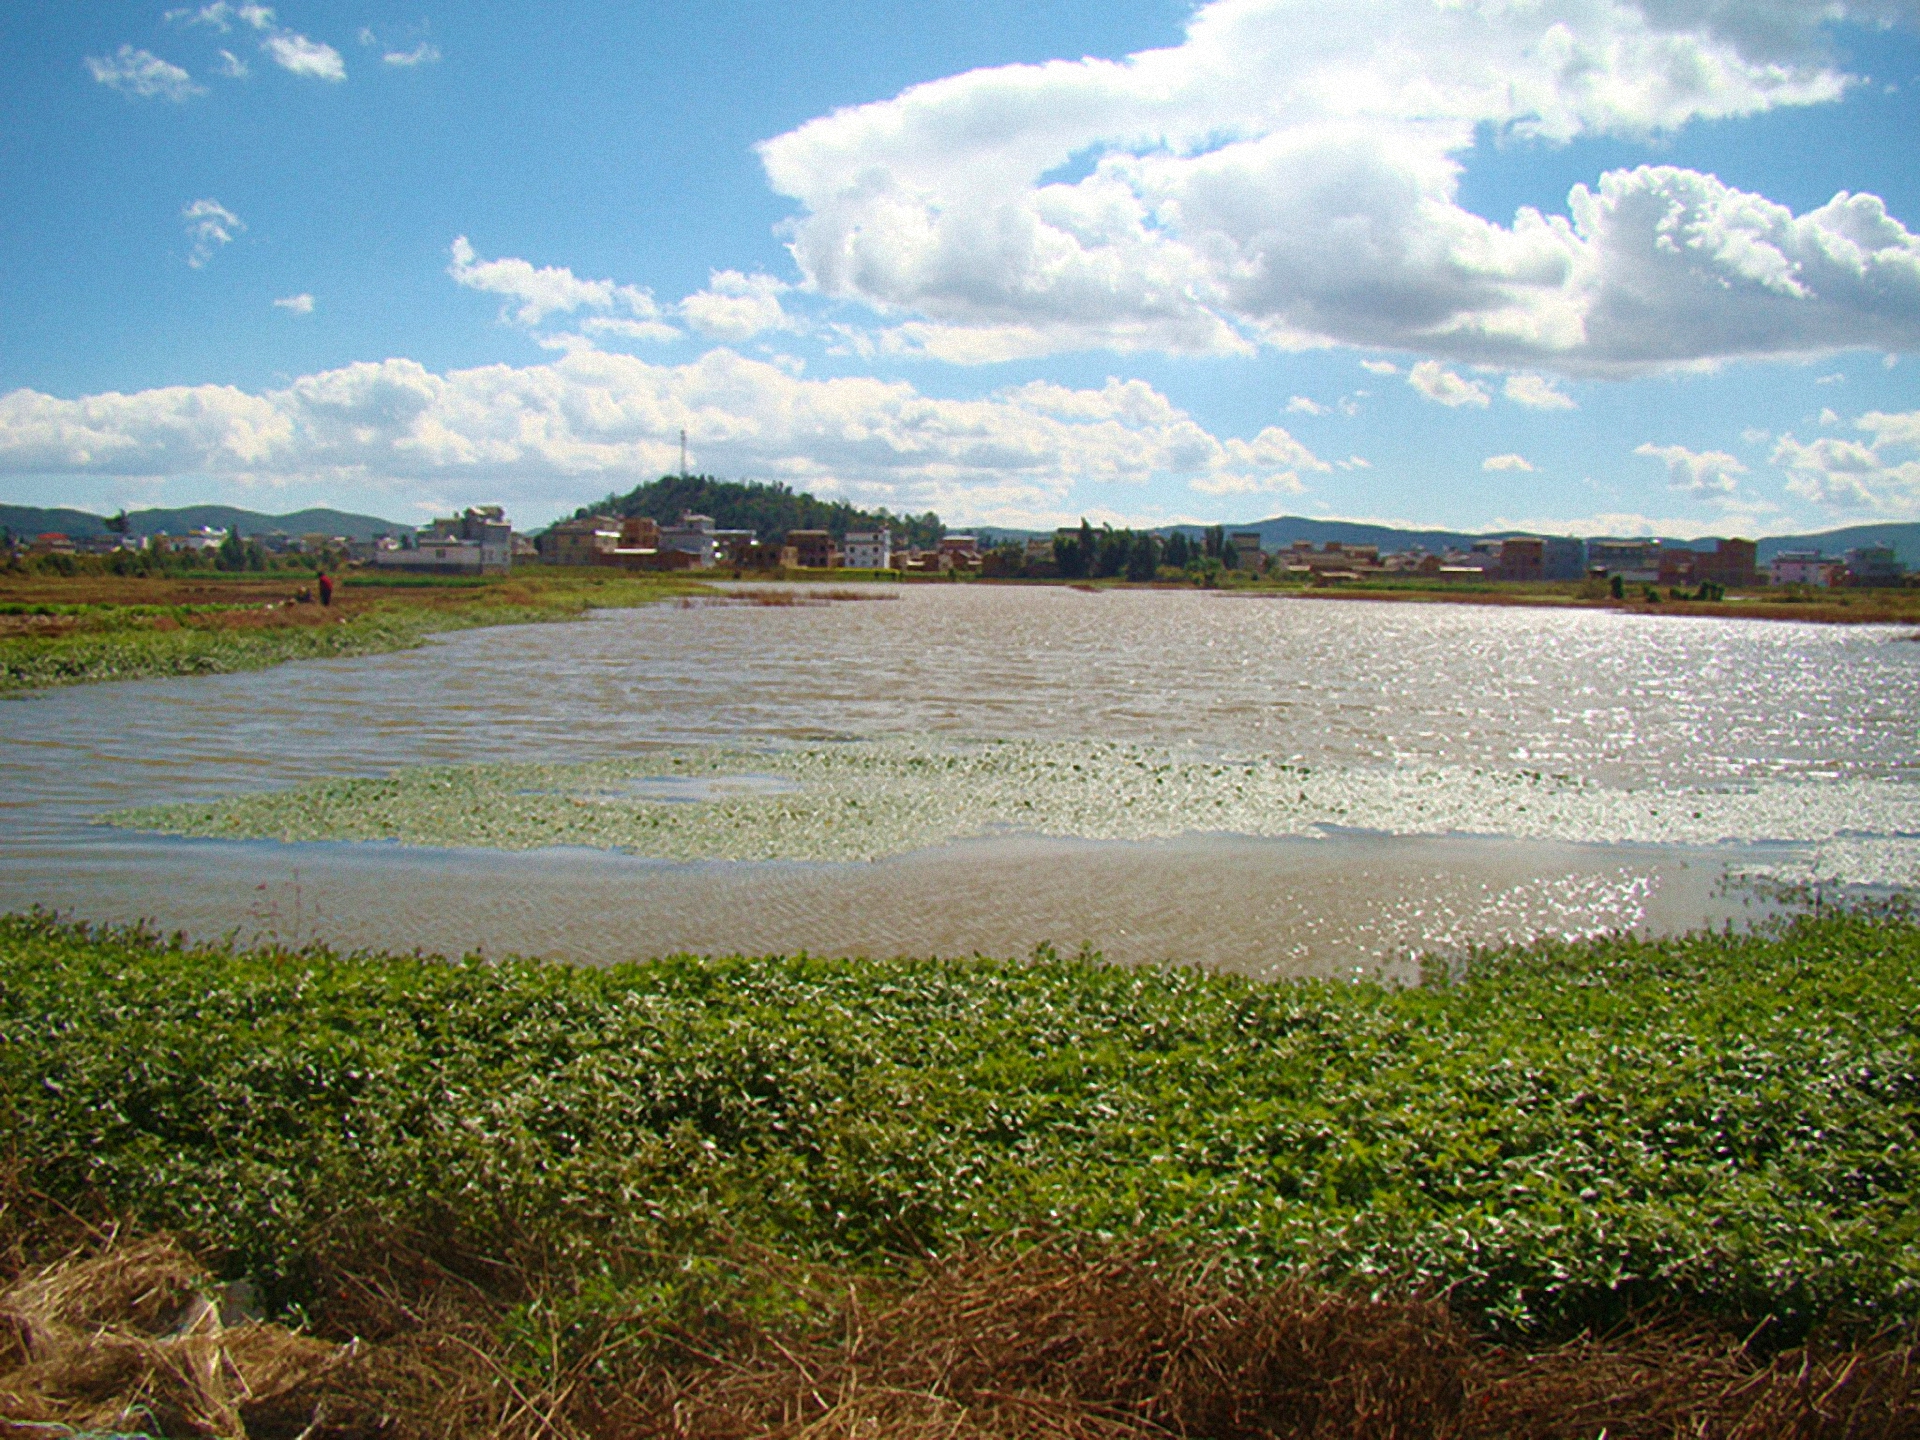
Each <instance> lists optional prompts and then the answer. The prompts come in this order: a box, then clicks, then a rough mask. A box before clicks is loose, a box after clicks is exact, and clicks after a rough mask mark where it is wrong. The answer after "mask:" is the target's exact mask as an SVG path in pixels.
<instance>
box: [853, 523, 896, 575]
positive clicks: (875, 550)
mask: <svg viewBox="0 0 1920 1440" xmlns="http://www.w3.org/2000/svg"><path fill="white" fill-rule="evenodd" d="M840 563H841V564H842V565H844V566H846V567H847V568H848V569H849V570H891V569H892V568H893V532H892V531H890V530H849V531H848V532H847V538H846V539H845V540H844V541H842V542H841V547H840Z"/></svg>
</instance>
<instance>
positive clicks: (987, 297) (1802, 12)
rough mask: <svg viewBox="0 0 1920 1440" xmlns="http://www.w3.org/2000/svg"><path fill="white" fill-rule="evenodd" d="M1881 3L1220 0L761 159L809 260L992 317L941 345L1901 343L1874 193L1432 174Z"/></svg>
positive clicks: (927, 317)
mask: <svg viewBox="0 0 1920 1440" xmlns="http://www.w3.org/2000/svg"><path fill="white" fill-rule="evenodd" d="M1895 8H1898V9H1899V10H1900V14H1901V15H1903V16H1908V18H1910V15H1909V12H1910V11H1911V9H1912V7H1911V6H1910V5H1905V4H1904V0H1900V3H1899V4H1897V5H1896V6H1895ZM1756 14H1763V15H1764V18H1763V19H1755V18H1754V17H1755V15H1756ZM1892 14H1893V10H1891V9H1889V8H1888V7H1887V5H1886V4H1882V3H1876V0H1860V3H1856V0H1830V3H1825V4H1821V5H1802V4H1792V3H1786V0H1777V3H1770V4H1767V5H1764V6H1748V5H1735V4H1732V3H1722V0H1637V3H1636V0H1528V3H1492V0H1475V3H1459V0H1315V3H1311V4H1310V3H1307V0H1214V3H1212V4H1209V5H1206V6H1204V7H1203V8H1201V9H1200V10H1199V11H1198V12H1197V13H1196V14H1195V15H1194V17H1193V19H1192V21H1191V22H1190V24H1189V26H1188V30H1187V34H1186V38H1185V39H1184V41H1183V42H1182V43H1180V44H1178V45H1175V46H1171V47H1168V48H1166V49H1161V50H1151V51H1144V52H1141V53H1139V54H1136V55H1132V56H1129V57H1127V58H1126V59H1124V60H1121V61H1107V60H1082V61H1074V62H1068V61H1054V62H1050V63H1047V64H1041V65H1007V66H999V67H994V68H988V69H980V70H974V71H969V72H967V73H965V74H960V75H954V76H950V77H948V78H945V79H941V80H936V81H933V82H930V83H927V84H923V85H917V86H914V87H913V88H911V89H909V90H906V91H904V92H902V93H901V94H899V95H897V96H895V97H893V98H892V99H889V100H884V101H879V102H875V103H872V104H868V105H861V106H856V107H850V108H847V109H843V110H838V111H835V112H834V113H832V114H830V115H826V116H823V117H820V118H818V119H815V120H812V121H809V122H808V123H807V124H805V125H802V126H801V127H799V128H798V129H796V130H793V131H791V132H789V133H787V134H784V135H781V136H778V137H776V138H774V139H772V140H769V141H767V142H765V143H764V144H762V146H761V147H760V155H761V159H762V161H763V163H764V165H765V167H766V171H767V175H768V178H769V180H770V182H771V183H772V185H773V187H774V188H775V189H776V190H777V191H779V192H780V193H781V194H783V195H786V196H789V197H791V198H792V199H793V200H794V201H795V202H796V203H797V206H798V211H799V213H798V214H797V215H796V217H795V219H794V221H793V222H792V226H791V250H792V253H793V256H794V258H795V260H796V261H797V262H798V264H799V266H800V269H801V271H802V274H803V276H804V278H805V282H806V283H807V285H808V286H810V287H811V288H813V289H815V290H817V291H819V292H821V293H823V294H826V295H828V296H832V297H835V298H841V299H848V300H854V301H859V302H863V303H865V304H866V305H868V306H870V307H871V308H873V309H874V310H876V311H877V312H879V313H881V314H883V315H886V316H889V317H893V318H894V320H895V323H907V322H913V323H918V324H922V325H926V326H930V327H934V328H935V329H936V330H937V331H941V332H945V331H951V330H963V331H974V332H979V333H980V334H981V335H982V336H984V337H990V340H988V339H983V340H982V341H981V342H980V343H977V344H975V345H973V346H971V347H968V346H964V345H962V344H959V343H957V342H955V341H953V340H951V339H950V338H948V337H946V336H945V335H944V334H943V335H941V336H939V338H937V339H936V340H934V341H932V342H929V343H926V347H925V348H926V350H927V352H928V353H930V354H936V355H940V356H942V357H943V358H954V359H966V358H973V359H994V358H1006V357H1007V356H1010V355H1015V354H1038V353H1044V352H1046V351H1048V350H1064V349H1073V348H1091V347H1108V348H1113V349H1119V350H1140V349H1157V350H1163V351H1172V352H1188V353H1216V354H1219V353H1244V351H1245V350H1246V349H1247V348H1248V347H1249V346H1252V345H1260V344H1264V345H1273V346H1281V347H1299V346H1313V345H1325V344H1345V345H1353V346H1356V347H1363V348H1379V349H1394V350H1406V351H1413V352H1415V353H1420V354H1426V355H1429V356H1434V357H1436V358H1441V359H1446V360H1450V361H1456V362H1460V361H1464V362H1471V363H1484V364H1490V365H1499V366H1502V367H1504V368H1512V369H1521V368H1526V369H1532V368H1535V367H1544V368H1549V369H1553V370H1557V371H1559V372H1562V373H1592V374H1623V373H1635V372H1639V371H1645V370H1654V369H1659V368H1662V367H1667V366H1673V365H1680V364H1690V363H1698V362H1702V361H1707V362H1711V361H1714V360H1719V359H1723V358H1728V357H1733V356H1748V355H1790V354H1803V353H1811V352H1818V351H1821V350H1826V349H1832V348H1836V347H1841V346H1847V345H1862V344H1863V345H1873V346H1878V347H1881V348H1884V349H1888V350H1901V349H1906V348H1910V347H1912V346H1913V345H1914V344H1915V343H1920V237H1916V236H1915V235H1913V234H1911V233H1909V232H1908V231H1907V230H1906V229H1905V228H1904V227H1903V226H1902V225H1901V224H1900V223H1899V221H1897V220H1896V219H1894V218H1893V217H1892V216H1890V215H1888V214H1887V212H1886V208H1885V206H1884V205H1883V204H1882V203H1881V202H1880V201H1879V200H1878V199H1877V198H1876V197H1874V196H1872V195H1852V194H1846V193H1842V194H1840V195H1837V196H1835V197H1834V199H1833V200H1831V201H1830V202H1828V203H1827V204H1826V205H1823V206H1820V207H1817V208H1816V209H1813V210H1811V211H1808V212H1806V213H1804V214H1798V215H1796V214H1795V213H1793V212H1792V211H1791V210H1789V209H1788V208H1787V207H1785V206H1781V205H1778V204H1775V203H1774V202H1772V201H1770V200H1768V199H1766V198H1765V197H1764V196H1759V195H1753V194H1749V193H1746V192H1742V191H1739V190H1736V189H1734V188H1732V187H1730V186H1728V185H1725V184H1724V183H1722V182H1721V181H1719V180H1718V179H1716V178H1714V177H1713V176H1710V175H1704V174H1701V173H1699V172H1696V171H1691V170H1685V169H1680V168H1675V167H1642V168H1640V169H1636V170H1620V171H1612V172H1608V173H1606V174H1604V175H1601V176H1599V177H1597V179H1596V181H1595V182H1594V183H1593V184H1592V185H1577V186H1575V187H1573V189H1572V190H1571V191H1570V192H1569V194H1568V197H1567V203H1566V210H1565V212H1564V213H1561V214H1548V213H1543V212H1541V211H1539V210H1536V209H1533V208H1522V209H1520V210H1519V211H1517V212H1516V213H1515V214H1514V215H1513V216H1512V217H1511V218H1510V220H1508V219H1499V218H1496V219H1487V218H1483V217H1481V216H1478V215H1475V214H1473V213H1471V212H1470V211H1468V210H1466V209H1465V208H1464V207H1463V206H1462V205H1461V204H1460V203H1459V200H1458V182H1459V176H1460V173H1461V170H1462V167H1463V160H1464V157H1465V156H1467V155H1468V154H1469V153H1470V152H1471V151H1472V149H1473V148H1474V146H1475V145H1476V144H1479V143H1486V142H1485V141H1484V140H1483V139H1482V138H1481V137H1484V136H1487V135H1492V136H1517V137H1521V138H1541V139H1546V140H1550V141H1556V142H1560V141H1568V140H1572V139H1576V138H1579V137H1582V136H1596V135H1614V136H1645V135H1648V134H1651V133H1655V132H1661V131H1671V130H1673V129H1675V128H1678V127H1679V126H1681V125H1684V124H1686V123H1687V122H1689V121H1691V120H1696V119H1716V118H1728V117H1734V116H1742V115H1752V114H1757V113H1760V112H1763V111H1766V110H1768V109H1772V108H1775V107H1778V106H1785V105H1806V104H1814V103H1819V102H1824V101H1830V100H1833V99H1835V98H1837V97H1838V96H1839V95H1841V94H1842V93H1843V92H1844V90H1845V88H1846V85H1847V83H1848V81H1847V77H1846V76H1844V75H1843V74H1842V73H1841V72H1840V71H1839V70H1837V69H1836V68H1835V67H1834V65H1833V63H1832V61H1831V58H1830V55H1829V51H1828V40H1827V30H1826V28H1825V27H1826V26H1827V25H1829V24H1830V23H1831V22H1834V21H1841V20H1847V19H1855V20H1859V21H1862V22H1865V23H1879V22H1881V21H1883V20H1885V19H1887V18H1888V17H1889V16H1890V15H1892ZM1068 167H1072V171H1073V172H1074V173H1075V174H1076V175H1077V178H1071V179H1068V178H1061V175H1062V172H1063V171H1067V170H1068ZM1376 363H1383V362H1376Z"/></svg>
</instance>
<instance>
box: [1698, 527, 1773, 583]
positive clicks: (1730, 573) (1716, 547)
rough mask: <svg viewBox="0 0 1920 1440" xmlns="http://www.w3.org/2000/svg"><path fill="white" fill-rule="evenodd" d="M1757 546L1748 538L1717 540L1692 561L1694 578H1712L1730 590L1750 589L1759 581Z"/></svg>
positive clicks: (1758, 551) (1758, 549)
mask: <svg viewBox="0 0 1920 1440" xmlns="http://www.w3.org/2000/svg"><path fill="white" fill-rule="evenodd" d="M1759 556H1760V547H1759V546H1757V545H1755V544H1754V543H1753V541H1751V540H1739V539H1734V540H1716V541H1714V542H1713V549H1712V550H1711V551H1702V552H1700V553H1699V555H1698V556H1697V557H1696V558H1695V560H1694V562H1693V573H1694V576H1695V577H1696V578H1697V579H1700V580H1711V581H1712V582H1713V583H1714V584H1716V585H1723V586H1725V587H1726V588H1727V589H1729V590H1750V589H1752V588H1753V587H1754V586H1755V585H1758V584H1759V583H1760V563H1759Z"/></svg>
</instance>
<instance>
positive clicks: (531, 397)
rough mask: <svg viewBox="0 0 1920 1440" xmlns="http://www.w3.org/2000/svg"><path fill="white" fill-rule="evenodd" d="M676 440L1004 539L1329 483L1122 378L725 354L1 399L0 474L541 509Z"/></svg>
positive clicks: (596, 486) (409, 365)
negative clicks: (809, 364)
mask: <svg viewBox="0 0 1920 1440" xmlns="http://www.w3.org/2000/svg"><path fill="white" fill-rule="evenodd" d="M682 428H684V429H685V430H686V431H687V432H688V434H689V436H690V437H692V441H693V445H694V450H695V456H696V459H697V460H698V461H699V463H700V465H701V466H702V468H704V469H708V470H712V471H716V472H719V473H723V474H735V475H738V474H748V475H755V476H759V477H762V478H768V479H785V480H788V481H790V482H792V483H794V484H797V485H803V486H806V487H808V488H810V489H813V490H815V491H816V492H817V493H823V494H836V495H843V496H847V497H849V498H852V499H856V500H859V501H862V502H865V503H870V504H885V505H888V506H891V507H892V508H895V509H910V510H918V509H923V508H926V507H928V506H932V507H935V508H938V509H940V510H941V511H942V513H944V514H948V515H950V516H952V517H954V518H957V519H964V520H968V521H989V522H997V523H1003V524H1019V523H1022V522H1037V523H1047V524H1051V523H1053V522H1054V521H1056V520H1058V519H1061V518H1065V505H1066V497H1067V492H1068V491H1069V490H1070V489H1071V487H1073V486H1074V485H1075V484H1077V483H1080V482H1084V481H1092V482H1107V483H1113V484H1116V485H1128V484H1133V483H1139V482H1144V481H1147V480H1149V479H1152V478H1155V477H1160V476H1168V477H1174V478H1184V479H1185V480H1186V481H1187V482H1188V484H1189V485H1191V486H1192V487H1193V488H1195V489H1198V490H1201V491H1203V492H1207V493H1234V492H1250V491H1257V490H1279V491H1292V490H1298V489H1300V488H1301V486H1302V481H1301V480H1300V475H1301V473H1302V472H1307V471H1324V470H1326V469H1328V468H1329V467H1328V466H1327V464H1326V463H1325V462H1324V461H1322V460H1320V459H1318V458H1317V457H1316V456H1315V455H1314V454H1313V453H1312V452H1311V451H1310V450H1308V449H1307V447H1305V446H1304V445H1302V444H1300V443H1299V442H1298V441H1297V440H1295V439H1294V438H1293V437H1292V436H1291V435H1289V434H1288V433H1287V432H1286V431H1285V430H1282V429H1279V428H1278V427H1272V428H1269V429H1266V430H1263V431H1261V432H1260V433H1259V434H1258V435H1256V436H1254V437H1253V438H1252V439H1251V440H1244V439H1238V438H1228V439H1224V440H1223V439H1220V438H1217V437H1216V436H1214V435H1212V434H1210V433H1209V432H1208V431H1207V430H1205V429H1204V428H1203V427H1201V426H1200V425H1199V424H1197V423H1196V422H1195V421H1194V420H1193V419H1192V418H1191V417H1190V416H1189V415H1187V414H1186V413H1185V412H1184V411H1182V410H1180V409H1178V408H1177V407H1175V406H1174V405H1173V404H1171V403H1170V402H1169V401H1168V400H1167V399H1166V397H1165V396H1163V395H1161V394H1160V393H1159V392H1158V391H1156V390H1155V389H1153V387H1152V386H1150V385H1147V384H1145V383H1144V382H1142V381H1138V380H1129V381H1120V380H1111V381H1109V382H1108V383H1107V384H1106V385H1105V386H1104V387H1103V388H1101V389H1098V390H1089V389H1080V390H1075V389H1069V388H1066V387H1063V386H1059V385H1053V384H1049V383H1046V382H1040V381H1036V382H1034V383H1031V384H1027V385H1022V386H1018V387H1015V388H1012V389H1008V390H1004V391H1001V392H999V393H997V394H995V395H993V396H990V397H988V398H986V399H981V400H941V399H935V398H932V397H929V396H926V395H923V394H921V393H920V392H918V391H917V390H915V389H914V388H913V387H912V386H911V385H908V384H905V383H903V382H883V381H879V380H873V379H865V378H849V379H831V380H805V379H800V378H798V377H796V376H793V375H791V374H789V373H787V372H786V371H785V370H783V369H781V368H779V367H778V366H776V365H772V364H766V363H762V362H760V361H756V360H749V359H746V358H744V357H742V356H740V355H738V354H737V353H735V352H733V351H730V350H724V349H721V350H714V351H711V352H709V353H708V354H706V355H704V356H702V357H701V358H700V359H698V360H696V361H693V362H692V363H690V364H686V365H678V366H663V365H651V364H648V363H646V362H644V361H641V360H638V359H635V358H634V357H632V356H627V355H616V354H610V353H606V352H603V351H599V350H594V349H591V348H582V349H576V350H573V351H571V352H569V353H567V354H565V355H564V356H562V357H561V358H559V359H556V360H554V361H553V362H551V363H549V364H544V365H533V366H527V367H524V368H513V367H509V366H504V365H494V366H485V367H481V368H477V369H472V370H458V371H452V372H449V373H447V374H444V375H440V374H435V373H433V372H431V371H429V370H427V369H425V368H423V367H422V366H420V365H418V364H416V363H414V362H413V361H410V360H387V361H384V362H382V363H379V364H372V363H366V364H358V365H350V366H347V367H344V368H342V369H339V370H330V371H324V372H321V373H319V374H315V375H308V376H304V377H302V378H301V379H299V380H296V381H295V382H294V383H293V384H291V385H289V386H287V387H286V388H285V389H281V390H272V391H266V392H263V393H250V392H248V391H244V390H239V389H235V388H233V387H231V386H221V385H199V386H179V387H171V388H167V389H159V390H146V391H140V392H138V393H135V394H131V395H120V394H107V395H92V396H87V397H84V398H81V399H77V400H64V399H58V398H55V397H53V396H50V395H44V394H40V393H38V392H36V391H32V390H17V391H15V392H13V393H12V394H10V395H6V396H4V397H0V475H17V476H26V475H33V476H54V475H95V476H106V477H115V478H121V479H130V480H149V479H155V478H170V477H176V476H207V477H212V478H215V479H218V480H222V481H225V482H227V483H229V484H231V485H233V486H234V487H235V488H236V489H244V488H251V487H260V486H269V487H271V486H283V485H290V484H314V483H319V484H324V485H328V486H331V487H332V488H333V489H334V490H335V491H337V492H343V493H344V492H347V491H350V490H356V489H385V490H386V491H388V492H389V493H414V494H419V493H426V492H428V491H431V492H433V493H442V492H444V491H446V490H449V489H454V490H458V489H467V490H473V489H484V490H485V492H486V493H487V494H488V495H490V496H494V497H497V498H500V499H503V500H507V501H509V502H516V501H517V502H523V503H526V502H537V503H542V504H545V505H547V506H549V507H552V506H555V505H556V504H565V505H573V504H577V503H579V502H580V501H581V500H584V499H587V498H589V497H590V496H592V495H595V494H599V493H604V492H605V491H606V490H609V489H613V488H620V489H624V488H626V487H628V486H630V485H633V484H636V483H638V482H640V481H642V480H646V479H650V478H652V477H653V476H656V475H659V474H661V473H663V472H664V471H666V470H668V469H670V468H671V467H672V466H673V465H674V464H676V463H677V461H678V443H679V432H680V430H681V429H682Z"/></svg>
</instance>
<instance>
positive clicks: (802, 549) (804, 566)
mask: <svg viewBox="0 0 1920 1440" xmlns="http://www.w3.org/2000/svg"><path fill="white" fill-rule="evenodd" d="M784 548H785V549H787V550H790V551H792V552H793V556H792V562H791V568H793V569H795V570H829V569H832V568H833V563H834V561H835V560H836V559H837V558H838V557H837V556H835V554H834V553H833V536H831V535H829V534H828V533H827V532H826V531H825V530H789V531H788V532H787V543H786V546H785V547H784Z"/></svg>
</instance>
